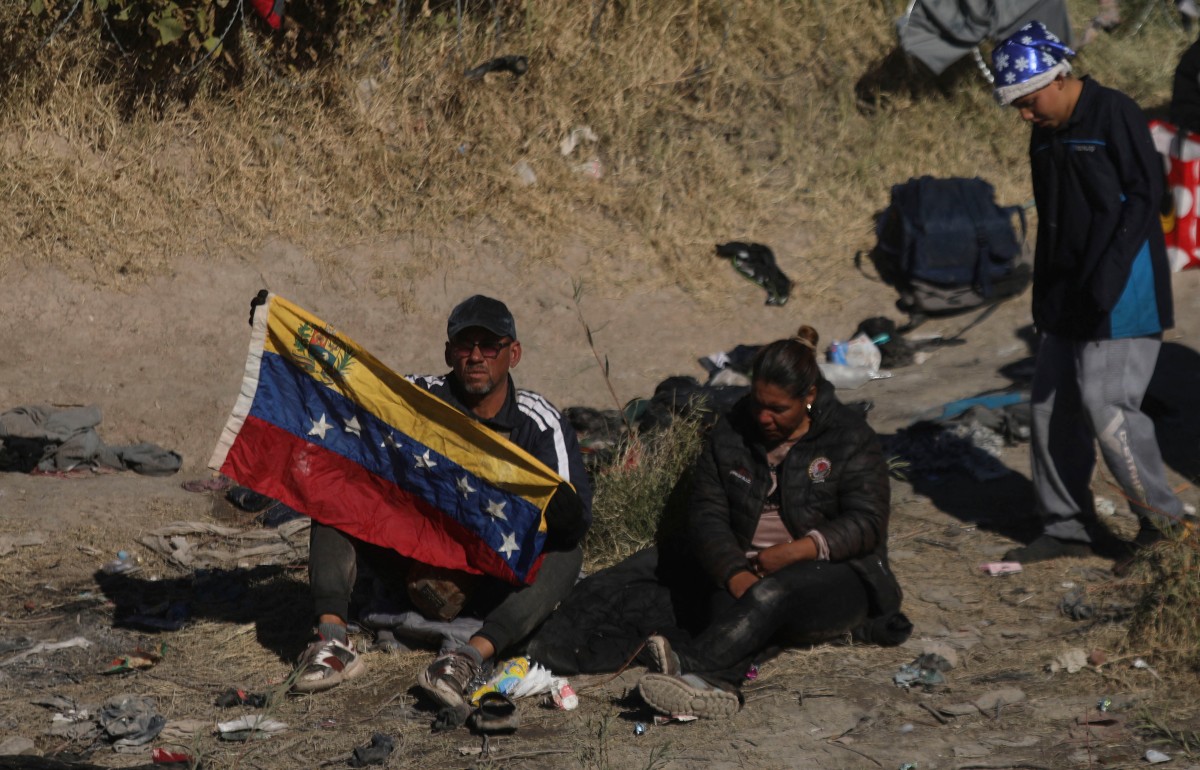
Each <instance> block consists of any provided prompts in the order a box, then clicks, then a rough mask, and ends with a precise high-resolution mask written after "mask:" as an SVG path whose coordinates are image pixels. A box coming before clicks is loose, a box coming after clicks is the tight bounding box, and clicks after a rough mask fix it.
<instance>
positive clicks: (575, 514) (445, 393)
mask: <svg viewBox="0 0 1200 770" xmlns="http://www.w3.org/2000/svg"><path fill="white" fill-rule="evenodd" d="M407 379H408V380H410V381H411V382H413V383H414V384H416V385H419V386H420V387H422V388H424V389H425V390H428V391H429V392H430V393H432V394H433V395H435V396H437V397H438V398H440V399H442V400H443V401H445V402H446V403H448V404H450V405H451V406H453V407H454V408H455V409H458V410H459V411H460V412H462V413H463V414H465V415H467V416H468V417H472V418H474V419H475V420H476V421H478V422H479V423H481V424H483V425H486V426H487V427H489V428H491V429H492V430H494V431H496V432H497V433H499V434H501V435H502V436H504V437H505V438H507V439H508V440H509V441H511V442H512V443H514V444H516V445H517V446H519V447H521V448H522V449H524V450H525V451H526V452H528V453H529V454H531V455H533V456H534V457H536V458H537V459H539V460H541V461H542V462H543V463H545V464H546V466H547V467H549V468H550V470H552V471H554V472H555V473H557V474H558V475H559V476H561V477H562V478H563V480H564V481H566V482H567V483H568V484H570V485H571V487H574V490H573V491H572V490H571V489H570V488H568V487H563V486H561V485H560V488H559V490H558V492H556V493H555V495H554V497H553V498H551V501H550V504H549V506H548V507H547V509H546V529H547V537H548V538H549V542H548V544H547V547H551V548H556V549H568V548H572V547H574V545H575V544H576V543H578V542H579V541H580V540H582V539H583V536H584V534H585V533H586V532H587V529H588V527H589V526H591V523H592V485H591V481H590V480H589V479H588V475H587V471H586V470H585V469H584V467H583V455H582V453H581V452H580V450H579V439H578V438H577V437H576V435H575V429H574V428H572V427H571V424H570V423H569V422H567V420H566V419H564V418H563V416H562V415H561V414H559V412H558V410H557V409H555V408H554V406H553V405H552V404H551V403H550V402H549V401H547V400H546V399H544V398H542V397H541V396H539V395H538V394H537V393H534V392H533V391H530V390H517V387H516V385H515V384H513V379H512V377H511V376H509V378H508V398H507V399H506V400H505V402H504V406H502V407H501V408H500V411H499V412H498V413H497V414H496V416H495V417H493V418H492V419H490V420H484V419H480V418H479V417H478V416H476V415H475V414H473V413H472V412H471V410H470V409H468V408H467V407H466V406H465V405H464V404H463V402H462V398H461V397H460V395H459V390H458V388H459V385H458V381H457V380H456V379H454V377H453V375H451V374H447V375H444V376H432V375H410V376H409V377H408V378H407Z"/></svg>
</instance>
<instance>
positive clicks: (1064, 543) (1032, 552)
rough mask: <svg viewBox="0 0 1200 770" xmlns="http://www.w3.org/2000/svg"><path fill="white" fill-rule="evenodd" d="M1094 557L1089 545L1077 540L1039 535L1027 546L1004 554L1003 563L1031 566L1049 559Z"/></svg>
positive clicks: (1094, 553) (1093, 551)
mask: <svg viewBox="0 0 1200 770" xmlns="http://www.w3.org/2000/svg"><path fill="white" fill-rule="evenodd" d="M1095 555H1096V552H1095V550H1093V549H1092V545H1091V543H1084V542H1081V541H1079V540H1059V539H1058V538H1057V537H1053V536H1052V535H1039V536H1038V537H1037V539H1035V540H1034V541H1033V542H1032V543H1030V544H1029V545H1023V546H1021V547H1020V548H1013V549H1012V550H1010V551H1009V552H1008V553H1006V554H1004V561H1017V562H1020V563H1022V564H1032V563H1034V562H1038V561H1050V560H1051V559H1061V558H1063V557H1071V558H1074V559H1083V558H1086V557H1088V556H1095Z"/></svg>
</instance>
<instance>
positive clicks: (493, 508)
mask: <svg viewBox="0 0 1200 770" xmlns="http://www.w3.org/2000/svg"><path fill="white" fill-rule="evenodd" d="M507 504H508V503H506V502H504V501H503V500H493V501H491V502H490V503H488V504H487V513H488V515H489V516H491V517H492V518H494V519H499V520H500V521H508V516H507V515H505V513H504V506H505V505H507Z"/></svg>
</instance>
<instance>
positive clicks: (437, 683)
mask: <svg viewBox="0 0 1200 770" xmlns="http://www.w3.org/2000/svg"><path fill="white" fill-rule="evenodd" d="M446 335H447V342H446V351H445V358H446V364H447V365H448V366H449V367H450V368H451V370H450V372H449V373H448V374H446V375H444V376H434V377H429V376H426V377H411V378H410V379H411V380H412V381H413V382H415V383H416V384H417V385H419V386H421V387H423V388H425V389H426V390H428V391H430V392H431V393H433V394H434V395H435V396H437V397H438V398H440V399H442V400H443V401H446V402H447V403H449V404H450V405H451V406H454V407H455V408H457V409H458V410H459V411H461V412H463V413H464V414H466V415H468V416H469V417H472V418H474V419H476V420H478V421H479V422H480V423H482V424H483V425H485V426H487V427H488V428H491V429H492V430H494V431H496V432H497V433H499V434H501V435H502V436H504V437H505V438H507V439H508V440H509V441H511V442H512V443H514V444H516V445H517V446H519V447H521V448H522V449H524V450H525V451H527V452H529V454H531V455H533V456H534V457H536V458H537V459H539V460H541V461H542V462H543V463H545V464H546V466H547V467H549V468H551V469H552V470H554V471H555V472H556V473H557V474H558V475H559V476H561V477H562V478H563V479H564V481H565V482H566V483H565V484H562V485H560V488H559V490H558V491H557V492H556V493H555V495H554V497H552V498H551V502H550V504H549V505H548V506H547V509H546V513H545V518H546V526H547V541H546V547H545V550H544V557H545V558H544V560H543V562H542V565H541V568H540V569H539V571H538V573H537V577H536V578H535V579H534V581H533V583H532V584H530V585H528V586H523V587H516V586H512V585H509V584H506V583H502V582H501V581H500V580H497V579H494V578H478V579H476V580H474V581H473V584H474V586H473V588H472V595H471V597H470V598H469V600H468V603H467V605H466V607H465V609H464V614H469V615H474V616H475V617H479V618H481V619H482V620H483V626H482V628H480V630H479V631H478V632H477V633H476V634H475V635H473V636H472V637H471V638H470V639H469V640H468V643H467V644H465V645H463V646H462V647H461V648H459V649H457V650H453V651H450V652H449V653H447V654H444V655H441V656H439V657H438V658H437V659H436V660H434V661H433V663H431V664H430V665H429V667H428V668H426V669H425V670H424V671H423V672H421V674H420V676H419V677H418V680H417V683H418V685H420V687H421V688H422V689H423V690H424V691H425V692H426V693H427V694H428V695H429V696H430V697H432V698H433V699H434V700H435V701H437V702H438V703H439V704H440V705H441V706H443V707H452V708H462V707H463V706H465V704H466V700H465V698H464V690H465V689H466V687H467V684H468V683H469V682H470V681H471V680H472V679H473V678H474V677H475V675H476V674H477V673H478V672H479V671H480V669H481V667H482V666H483V664H484V663H485V662H486V661H490V660H492V659H494V658H496V656H497V655H500V654H504V653H506V652H509V651H511V650H512V648H513V647H514V646H515V645H517V644H518V643H519V642H521V641H522V640H523V639H524V638H525V637H527V636H528V635H529V634H530V633H531V632H532V631H533V630H534V629H535V628H536V627H537V626H538V625H539V624H540V623H541V622H542V621H543V620H545V619H546V617H547V616H548V615H549V614H550V613H551V612H552V611H553V610H554V608H555V606H557V604H558V603H559V601H561V600H562V599H563V597H565V596H566V595H567V594H568V593H569V592H570V590H571V587H572V586H573V585H574V584H575V580H576V579H577V577H578V576H579V568H580V566H581V565H582V563H583V552H582V550H581V548H580V545H579V543H580V541H581V540H582V538H583V535H584V534H585V533H586V531H587V528H588V526H589V524H590V523H591V504H592V492H591V486H590V484H589V482H588V478H587V474H586V472H585V471H584V468H583V458H582V456H581V455H580V452H579V443H578V440H577V439H576V437H575V432H574V430H573V429H572V428H571V426H570V424H569V423H568V422H567V421H566V420H564V419H563V418H562V417H561V416H560V415H559V413H558V411H557V410H556V409H555V408H554V407H553V406H551V405H550V403H549V402H547V401H546V400H545V399H544V398H542V397H541V396H539V395H538V394H536V393H533V392H531V391H527V390H518V389H517V388H516V386H515V385H514V384H513V379H512V375H511V374H510V373H509V370H510V369H512V368H513V367H515V366H516V365H517V364H518V363H520V361H521V343H520V342H519V341H518V340H517V327H516V322H515V321H514V320H513V317H512V314H511V313H510V312H509V310H508V308H507V307H506V306H505V305H504V303H503V302H500V301H499V300H496V299H492V298H490V297H485V296H482V295H478V294H477V295H475V296H473V297H470V298H468V299H467V300H465V301H463V302H462V303H461V304H459V305H458V306H457V307H455V308H454V310H453V312H451V313H450V319H449V321H448V323H447V328H446ZM360 558H361V559H362V560H363V561H364V562H365V563H367V564H369V565H370V566H371V568H372V571H373V572H375V574H376V575H378V576H380V577H383V578H385V579H388V578H390V580H389V582H396V580H400V581H403V579H404V575H405V574H406V572H407V571H408V570H409V569H410V567H412V565H413V562H411V560H408V559H405V558H404V557H402V556H400V554H398V553H396V552H395V551H391V550H389V549H386V548H381V547H379V546H374V545H371V544H369V543H364V542H362V541H361V540H357V539H355V538H352V537H350V536H349V535H347V534H345V533H343V532H342V531H340V530H338V529H335V528H333V527H329V526H325V525H323V524H320V523H318V522H315V521H314V522H313V525H312V538H311V548H310V554H309V582H310V585H311V588H312V594H313V603H314V610H315V615H316V619H317V634H318V638H317V640H316V641H314V642H313V643H312V644H311V645H309V647H308V649H307V650H306V651H305V653H304V655H303V656H302V658H301V661H300V665H299V671H298V672H297V674H296V678H295V682H294V684H293V686H292V689H293V690H296V691H298V692H318V691H321V690H327V689H329V688H331V687H334V686H336V685H338V684H340V683H341V682H342V681H344V680H346V679H350V678H353V677H355V676H358V675H359V674H361V673H362V672H363V670H364V667H363V663H362V660H361V659H360V657H359V654H358V652H357V651H356V650H355V649H354V646H353V644H352V643H351V642H350V641H349V639H348V638H347V635H346V621H347V616H348V615H349V605H350V594H351V590H352V589H353V587H354V582H355V577H356V565H357V563H358V560H359V559H360Z"/></svg>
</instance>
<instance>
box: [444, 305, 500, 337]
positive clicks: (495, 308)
mask: <svg viewBox="0 0 1200 770" xmlns="http://www.w3.org/2000/svg"><path fill="white" fill-rule="evenodd" d="M472 326H479V327H481V328H484V329H487V330H488V331H489V332H491V333H492V334H495V335H496V336H497V337H512V338H513V339H514V340H515V339H516V338H517V322H516V321H514V320H513V317H512V313H510V312H508V306H507V305H505V304H504V303H503V302H501V301H500V300H498V299H492V298H491V297H485V296H483V295H482V294H476V295H475V296H474V297H468V298H467V299H464V300H463V301H462V302H460V303H459V304H458V307H456V308H454V310H452V311H450V320H448V321H447V322H446V338H447V339H451V340H452V339H454V338H455V337H456V336H457V335H458V333H459V332H461V331H462V330H463V329H470V328H471V327H472Z"/></svg>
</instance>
